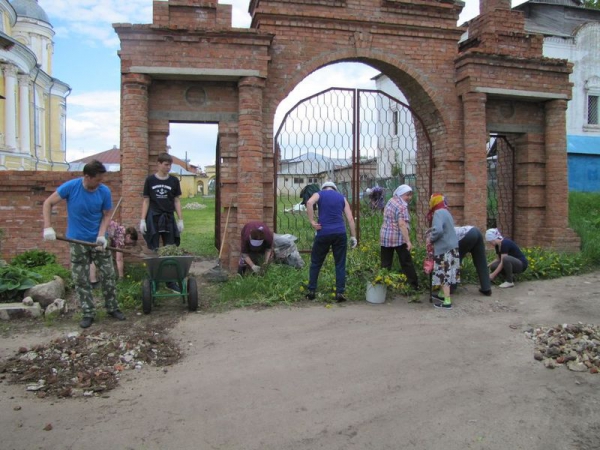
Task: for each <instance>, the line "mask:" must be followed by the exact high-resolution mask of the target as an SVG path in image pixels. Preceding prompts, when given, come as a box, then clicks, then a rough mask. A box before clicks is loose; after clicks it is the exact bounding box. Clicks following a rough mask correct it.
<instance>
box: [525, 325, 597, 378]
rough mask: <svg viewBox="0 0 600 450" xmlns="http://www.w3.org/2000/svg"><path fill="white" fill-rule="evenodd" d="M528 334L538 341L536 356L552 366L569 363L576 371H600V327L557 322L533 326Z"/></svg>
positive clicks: (550, 367)
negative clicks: (552, 325) (538, 326)
mask: <svg viewBox="0 0 600 450" xmlns="http://www.w3.org/2000/svg"><path fill="white" fill-rule="evenodd" d="M525 335H526V336H527V337H528V338H529V339H532V340H533V341H534V343H535V350H534V353H533V357H534V358H535V359H536V360H537V361H543V362H544V366H546V367H547V368H548V369H554V368H556V367H559V366H562V365H566V366H567V368H568V369H569V370H572V371H574V372H590V373H598V372H600V327H598V326H594V325H584V324H582V323H578V324H576V325H569V324H564V325H557V326H555V327H540V328H535V329H533V328H531V329H529V330H527V331H525Z"/></svg>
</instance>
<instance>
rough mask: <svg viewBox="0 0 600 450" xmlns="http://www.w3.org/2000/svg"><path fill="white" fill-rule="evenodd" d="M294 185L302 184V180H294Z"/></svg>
mask: <svg viewBox="0 0 600 450" xmlns="http://www.w3.org/2000/svg"><path fill="white" fill-rule="evenodd" d="M294 184H304V178H294Z"/></svg>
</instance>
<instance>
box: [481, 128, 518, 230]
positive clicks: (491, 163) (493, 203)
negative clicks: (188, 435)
mask: <svg viewBox="0 0 600 450" xmlns="http://www.w3.org/2000/svg"><path fill="white" fill-rule="evenodd" d="M487 167H488V189H487V192H488V195H487V226H488V228H498V229H499V230H500V232H501V233H502V235H503V236H506V237H511V238H512V237H514V234H513V233H514V229H515V224H514V220H515V213H514V205H515V202H514V195H515V148H514V147H513V146H512V145H511V143H510V142H509V140H508V137H507V136H503V135H499V134H490V139H489V141H488V144H487Z"/></svg>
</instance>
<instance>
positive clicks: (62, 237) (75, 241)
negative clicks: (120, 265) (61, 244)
mask: <svg viewBox="0 0 600 450" xmlns="http://www.w3.org/2000/svg"><path fill="white" fill-rule="evenodd" d="M56 240H57V241H65V242H70V243H72V244H81V245H85V246H87V247H101V245H98V244H95V243H93V242H87V241H80V240H78V239H69V238H66V237H64V236H56ZM106 248H107V249H108V250H112V251H113V252H120V253H126V254H128V255H135V256H142V257H143V256H144V254H143V253H137V252H132V251H131V250H125V249H124V248H116V247H106Z"/></svg>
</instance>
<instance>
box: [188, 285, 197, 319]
mask: <svg viewBox="0 0 600 450" xmlns="http://www.w3.org/2000/svg"><path fill="white" fill-rule="evenodd" d="M188 309H189V310H190V311H196V310H197V309H198V283H196V279H195V278H193V277H189V278H188Z"/></svg>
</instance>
